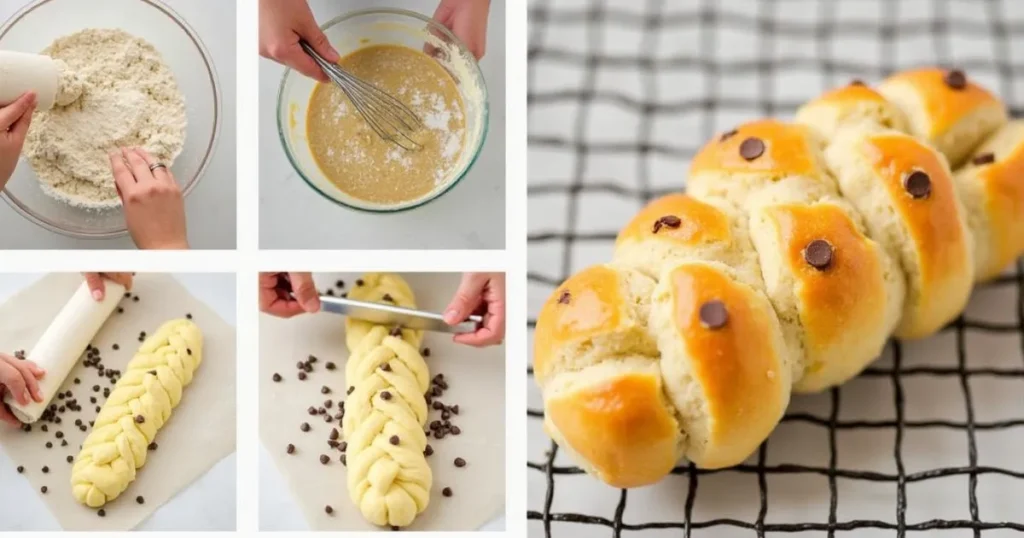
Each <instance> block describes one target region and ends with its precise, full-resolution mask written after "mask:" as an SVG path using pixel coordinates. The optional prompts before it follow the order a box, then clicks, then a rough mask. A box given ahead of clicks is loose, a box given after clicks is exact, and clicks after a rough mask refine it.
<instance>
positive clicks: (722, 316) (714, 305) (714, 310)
mask: <svg viewBox="0 0 1024 538" xmlns="http://www.w3.org/2000/svg"><path fill="white" fill-rule="evenodd" d="M699 316H700V323H701V325H703V326H704V328H706V329H711V330H715V329H721V328H722V327H724V326H725V323H726V322H727V321H728V320H729V312H728V311H726V309H725V303H723V302H722V301H718V300H711V301H708V302H706V303H704V304H702V305H700V313H699Z"/></svg>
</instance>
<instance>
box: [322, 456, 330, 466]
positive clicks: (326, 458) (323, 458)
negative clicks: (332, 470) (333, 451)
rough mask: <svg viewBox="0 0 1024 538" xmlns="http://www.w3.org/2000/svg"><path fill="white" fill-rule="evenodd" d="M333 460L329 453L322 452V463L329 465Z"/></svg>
mask: <svg viewBox="0 0 1024 538" xmlns="http://www.w3.org/2000/svg"><path fill="white" fill-rule="evenodd" d="M330 461H331V458H329V457H327V454H320V463H322V464H324V465H327V463H328V462H330Z"/></svg>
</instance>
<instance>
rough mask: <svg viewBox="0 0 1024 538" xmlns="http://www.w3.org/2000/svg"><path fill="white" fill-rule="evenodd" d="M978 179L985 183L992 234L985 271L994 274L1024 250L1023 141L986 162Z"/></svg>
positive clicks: (989, 274)
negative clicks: (1011, 150)
mask: <svg viewBox="0 0 1024 538" xmlns="http://www.w3.org/2000/svg"><path fill="white" fill-rule="evenodd" d="M998 157H999V156H997V158H998ZM978 179H979V180H980V181H981V182H982V183H983V184H984V190H985V198H986V202H987V203H986V209H985V212H986V213H987V214H988V216H989V219H990V226H989V227H990V234H991V236H992V255H991V256H990V260H991V263H989V264H988V267H986V268H984V269H983V271H984V273H985V274H984V277H985V278H991V277H993V276H995V275H996V274H998V273H999V271H1000V270H1002V269H1004V268H1006V266H1008V265H1009V264H1010V263H1011V262H1013V260H1015V259H1017V257H1019V256H1020V255H1021V254H1022V253H1024V142H1022V143H1020V144H1018V145H1017V147H1016V148H1015V149H1014V151H1013V153H1011V154H1010V155H1008V156H1007V157H1006V158H1001V159H998V160H997V161H996V162H994V163H992V164H989V165H986V166H985V168H984V169H982V170H980V171H979V172H978Z"/></svg>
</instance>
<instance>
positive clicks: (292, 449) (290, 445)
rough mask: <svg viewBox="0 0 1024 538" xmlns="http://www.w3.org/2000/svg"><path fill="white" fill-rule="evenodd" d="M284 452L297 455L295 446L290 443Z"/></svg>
mask: <svg viewBox="0 0 1024 538" xmlns="http://www.w3.org/2000/svg"><path fill="white" fill-rule="evenodd" d="M284 451H285V452H287V453H289V454H294V453H295V445H293V444H291V443H288V447H287V448H285V449H284Z"/></svg>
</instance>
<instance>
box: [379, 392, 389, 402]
mask: <svg viewBox="0 0 1024 538" xmlns="http://www.w3.org/2000/svg"><path fill="white" fill-rule="evenodd" d="M380 399H381V400H384V401H385V402H386V401H388V400H390V399H391V393H390V392H388V391H386V390H385V391H382V392H381V393H380Z"/></svg>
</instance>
